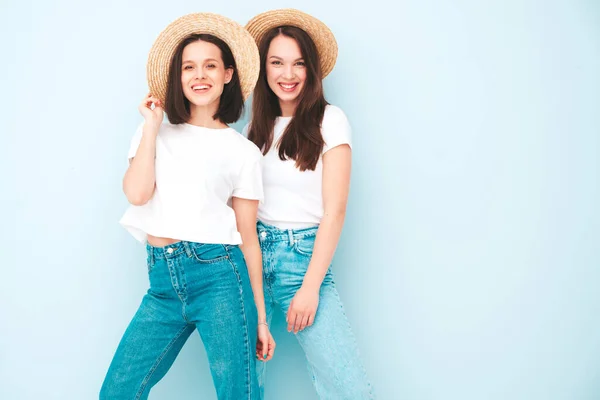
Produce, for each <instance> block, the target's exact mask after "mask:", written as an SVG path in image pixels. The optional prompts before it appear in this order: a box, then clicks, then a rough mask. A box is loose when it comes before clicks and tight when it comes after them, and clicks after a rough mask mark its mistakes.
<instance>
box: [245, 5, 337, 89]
mask: <svg viewBox="0 0 600 400" xmlns="http://www.w3.org/2000/svg"><path fill="white" fill-rule="evenodd" d="M286 25H288V26H295V27H297V28H300V29H302V30H303V31H305V32H306V33H308V35H309V36H310V37H311V39H312V40H313V42H315V46H316V47H317V52H318V53H319V61H320V64H321V73H322V78H325V77H326V76H327V75H329V73H330V72H331V71H332V70H333V67H334V66H335V62H336V60H337V55H338V46H337V42H336V40H335V36H334V35H333V32H331V30H330V29H329V28H328V27H327V25H325V24H324V23H323V22H321V21H320V20H318V19H317V18H315V17H313V16H312V15H309V14H306V13H304V12H302V11H299V10H296V9H293V8H284V9H280V10H271V11H267V12H264V13H262V14H258V15H257V16H255V17H254V18H252V19H251V20H250V21H249V22H248V23H247V24H246V29H247V30H248V32H250V34H251V35H252V37H253V38H254V40H255V41H256V44H257V45H259V46H260V41H261V40H262V38H263V36H264V35H265V34H266V33H267V32H269V31H270V30H271V29H273V28H277V27H279V26H286Z"/></svg>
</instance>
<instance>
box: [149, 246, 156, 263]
mask: <svg viewBox="0 0 600 400" xmlns="http://www.w3.org/2000/svg"><path fill="white" fill-rule="evenodd" d="M154 262H155V261H154V246H152V247H150V266H151V267H153V266H154Z"/></svg>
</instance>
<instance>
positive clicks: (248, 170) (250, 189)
mask: <svg viewBox="0 0 600 400" xmlns="http://www.w3.org/2000/svg"><path fill="white" fill-rule="evenodd" d="M252 146H253V148H252V151H251V152H250V155H249V156H248V157H247V158H246V161H245V162H244V164H243V166H242V169H241V171H240V174H239V175H238V179H237V182H236V183H235V187H234V189H233V193H232V196H233V197H239V198H241V199H249V200H260V201H261V202H262V200H263V198H264V194H263V182H262V154H261V153H260V151H259V150H258V148H255V146H254V144H252Z"/></svg>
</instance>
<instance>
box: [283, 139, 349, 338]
mask: <svg viewBox="0 0 600 400" xmlns="http://www.w3.org/2000/svg"><path fill="white" fill-rule="evenodd" d="M351 166H352V150H351V149H350V146H348V145H347V144H345V145H341V146H338V147H335V148H333V149H331V150H329V151H328V152H326V153H325V154H324V155H323V189H322V192H323V218H322V219H321V223H320V225H319V229H318V230H317V237H316V239H315V247H314V249H313V254H312V257H311V260H310V263H309V265H308V269H307V271H306V274H305V275H304V280H303V282H302V286H301V287H300V289H298V291H297V292H296V294H295V295H294V298H293V299H292V302H291V303H290V307H289V309H288V313H287V318H286V320H287V323H288V331H294V333H298V331H301V330H303V329H304V328H306V327H307V326H311V325H312V324H313V322H314V319H315V315H316V313H317V308H318V305H319V291H320V289H321V284H322V283H323V279H324V278H325V275H326V274H327V270H328V269H329V265H331V260H332V259H333V255H334V253H335V249H336V247H337V245H338V241H339V239H340V235H341V233H342V227H343V225H344V219H345V217H346V204H347V202H348V192H349V190H350V170H351Z"/></svg>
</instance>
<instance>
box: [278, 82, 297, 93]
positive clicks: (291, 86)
mask: <svg viewBox="0 0 600 400" xmlns="http://www.w3.org/2000/svg"><path fill="white" fill-rule="evenodd" d="M278 85H279V87H280V88H281V89H282V90H283V91H284V92H293V91H294V90H296V88H297V87H298V85H300V84H299V83H298V82H294V83H282V82H279V83H278Z"/></svg>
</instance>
